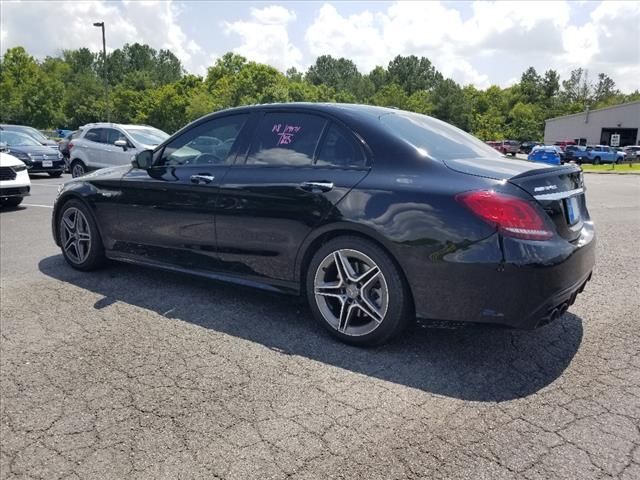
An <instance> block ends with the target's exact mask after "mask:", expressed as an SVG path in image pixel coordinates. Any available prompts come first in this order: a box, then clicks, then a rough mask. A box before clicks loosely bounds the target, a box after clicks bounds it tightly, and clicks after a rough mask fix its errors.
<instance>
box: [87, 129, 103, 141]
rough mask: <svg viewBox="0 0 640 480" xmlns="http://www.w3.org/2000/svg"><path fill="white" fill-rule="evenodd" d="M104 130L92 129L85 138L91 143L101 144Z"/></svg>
mask: <svg viewBox="0 0 640 480" xmlns="http://www.w3.org/2000/svg"><path fill="white" fill-rule="evenodd" d="M101 132H102V128H92V129H91V130H89V131H88V132H87V133H86V135H85V136H84V138H85V140H89V141H90V142H96V143H100V136H101Z"/></svg>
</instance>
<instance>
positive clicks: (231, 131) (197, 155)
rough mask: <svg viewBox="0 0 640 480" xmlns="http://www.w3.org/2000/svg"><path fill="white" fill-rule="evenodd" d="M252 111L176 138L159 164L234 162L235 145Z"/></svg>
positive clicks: (204, 124) (219, 119) (201, 126)
mask: <svg viewBox="0 0 640 480" xmlns="http://www.w3.org/2000/svg"><path fill="white" fill-rule="evenodd" d="M248 117H249V115H248V114H239V115H230V116H227V117H222V118H214V119H211V120H209V121H207V122H205V123H202V124H200V125H198V126H197V127H195V128H192V129H190V130H188V131H186V132H184V133H183V134H182V135H180V136H179V137H177V138H174V139H173V140H172V141H171V142H170V143H169V144H168V145H167V146H166V147H165V148H164V151H163V153H162V156H161V157H160V159H159V162H158V165H165V166H170V165H223V164H225V163H230V162H231V161H232V158H231V157H230V153H231V151H232V148H233V145H234V143H235V141H236V139H237V138H238V135H239V133H240V131H241V130H242V127H243V126H244V124H245V122H246V121H247V118H248Z"/></svg>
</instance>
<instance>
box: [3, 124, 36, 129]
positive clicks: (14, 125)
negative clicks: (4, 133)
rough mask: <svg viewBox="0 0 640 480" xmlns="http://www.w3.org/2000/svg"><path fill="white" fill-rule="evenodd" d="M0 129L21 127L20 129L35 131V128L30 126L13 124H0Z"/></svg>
mask: <svg viewBox="0 0 640 480" xmlns="http://www.w3.org/2000/svg"><path fill="white" fill-rule="evenodd" d="M0 127H2V128H3V127H22V128H33V129H34V130H37V129H36V128H35V127H32V126H30V125H18V124H15V123H0Z"/></svg>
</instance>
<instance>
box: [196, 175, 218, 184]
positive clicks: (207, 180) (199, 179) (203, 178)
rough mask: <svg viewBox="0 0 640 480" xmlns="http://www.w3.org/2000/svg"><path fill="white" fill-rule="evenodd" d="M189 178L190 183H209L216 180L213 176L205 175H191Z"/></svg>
mask: <svg viewBox="0 0 640 480" xmlns="http://www.w3.org/2000/svg"><path fill="white" fill-rule="evenodd" d="M190 178H191V182H192V183H211V182H213V181H214V180H215V179H216V177H214V176H213V175H205V174H198V175H191V177H190Z"/></svg>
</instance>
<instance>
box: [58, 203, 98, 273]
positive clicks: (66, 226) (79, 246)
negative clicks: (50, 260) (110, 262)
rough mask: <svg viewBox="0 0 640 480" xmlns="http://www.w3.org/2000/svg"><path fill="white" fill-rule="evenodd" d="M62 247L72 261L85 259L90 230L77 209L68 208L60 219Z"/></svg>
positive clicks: (87, 254)
mask: <svg viewBox="0 0 640 480" xmlns="http://www.w3.org/2000/svg"><path fill="white" fill-rule="evenodd" d="M60 227H61V228H60V233H61V240H62V242H61V243H62V248H63V250H64V252H65V253H66V255H67V258H69V259H70V260H71V261H72V262H73V263H75V264H80V263H83V262H84V261H86V260H87V258H88V257H89V252H90V250H91V230H90V229H89V222H88V221H87V217H85V216H84V213H82V212H81V211H80V210H79V209H77V208H75V207H71V208H68V209H66V210H65V211H64V213H63V214H62V218H61V219H60Z"/></svg>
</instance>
